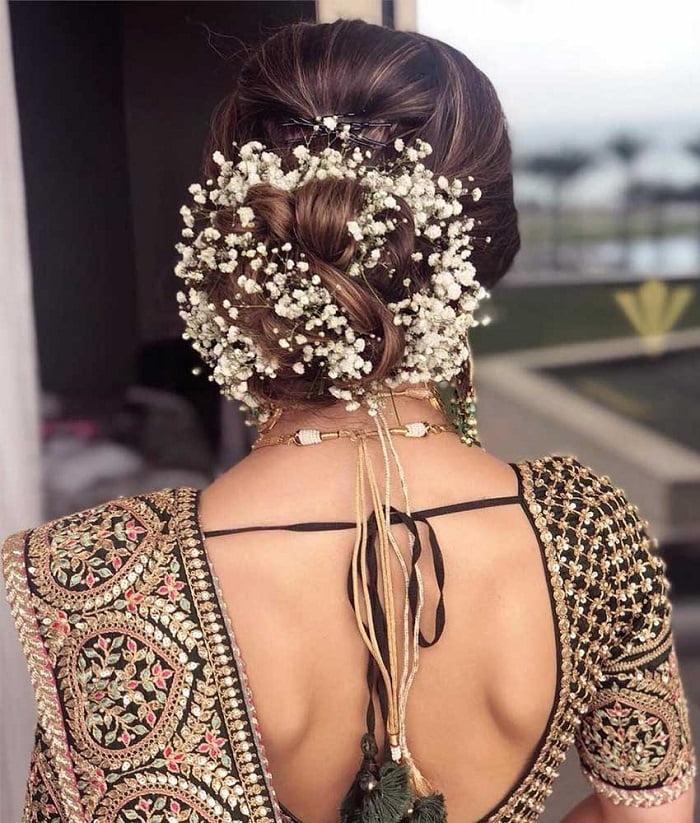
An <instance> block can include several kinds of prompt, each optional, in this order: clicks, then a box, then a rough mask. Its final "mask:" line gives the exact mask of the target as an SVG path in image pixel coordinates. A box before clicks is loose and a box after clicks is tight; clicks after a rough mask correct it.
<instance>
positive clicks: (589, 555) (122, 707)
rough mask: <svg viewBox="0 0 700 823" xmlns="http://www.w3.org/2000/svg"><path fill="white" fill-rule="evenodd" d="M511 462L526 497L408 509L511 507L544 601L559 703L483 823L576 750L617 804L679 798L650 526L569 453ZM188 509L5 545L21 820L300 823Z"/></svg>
mask: <svg viewBox="0 0 700 823" xmlns="http://www.w3.org/2000/svg"><path fill="white" fill-rule="evenodd" d="M511 465H512V467H513V469H514V470H515V472H516V474H517V476H518V480H519V491H518V494H517V496H515V497H509V498H492V499H488V500H481V501H471V502H468V503H464V504H457V505H456V506H447V507H444V508H443V509H433V510H429V511H424V512H416V513H414V514H413V515H412V517H413V518H414V519H415V520H423V521H424V522H428V521H429V520H430V519H431V518H432V517H436V516H439V515H441V514H449V512H451V511H462V510H465V509H469V508H477V507H482V506H486V505H521V506H522V507H523V510H524V511H525V513H526V514H527V516H528V518H529V521H530V524H531V526H532V528H533V530H534V532H535V534H536V535H537V538H538V544H539V547H540V551H541V556H542V562H543V568H544V571H545V575H546V579H547V583H548V587H549V593H550V599H551V606H552V612H553V616H554V620H555V626H556V638H557V671H558V683H557V689H556V697H555V700H554V704H553V706H552V710H551V714H550V717H549V720H548V723H547V725H546V728H545V730H544V731H543V734H542V737H541V740H540V742H539V744H538V746H537V747H536V750H535V752H534V753H533V757H532V760H531V764H530V767H529V769H527V771H526V772H525V773H524V775H523V776H522V777H521V778H520V779H519V780H518V781H517V783H516V785H514V786H513V787H512V789H511V791H510V792H508V794H507V795H506V796H505V797H504V798H503V799H502V800H501V802H500V803H498V805H497V806H496V807H495V808H494V809H493V810H492V811H491V812H489V813H488V814H487V815H485V816H484V817H483V818H482V820H481V821H479V823H506V821H508V822H509V823H515V822H516V821H517V822H518V823H530V821H535V820H537V819H538V817H539V816H540V814H541V813H542V811H543V809H544V804H545V801H546V798H547V797H548V795H549V794H550V793H551V792H552V786H553V784H554V781H555V779H556V778H557V776H558V768H559V766H560V764H561V762H562V761H563V759H564V757H565V755H566V752H567V750H568V749H569V747H570V746H571V744H572V743H573V744H575V746H576V748H577V750H578V756H579V759H580V763H581V768H582V770H583V773H584V774H585V776H586V777H587V778H588V779H589V780H590V782H591V784H592V786H593V788H594V789H595V790H596V791H597V792H599V793H601V794H603V795H605V796H607V797H608V798H610V799H611V800H612V801H613V802H616V803H624V804H628V805H632V806H654V805H658V804H661V803H665V802H668V801H670V800H672V799H675V798H676V797H678V796H679V795H680V794H681V793H682V792H684V791H685V790H687V789H688V788H689V787H690V785H691V782H692V780H693V777H694V775H695V769H696V765H695V754H694V750H693V744H692V741H691V735H690V728H689V723H688V710H687V704H686V700H685V696H684V692H683V686H682V682H681V679H680V676H679V672H678V665H677V660H676V655H675V650H674V643H673V633H672V628H671V605H670V601H669V582H668V579H667V576H666V566H665V561H664V560H663V559H662V558H661V557H660V556H659V555H658V554H657V553H656V551H655V550H656V547H657V541H656V539H655V538H653V537H651V536H650V534H649V532H648V525H649V524H648V522H647V521H646V520H643V519H641V518H640V516H639V513H638V509H637V507H636V506H635V505H633V504H631V503H630V502H629V501H628V500H627V498H626V496H625V494H624V492H623V491H622V489H620V488H617V487H615V486H614V484H612V483H611V481H610V478H609V477H607V476H605V475H596V474H595V473H594V472H593V471H592V470H591V469H590V468H588V467H586V466H584V465H583V464H582V463H580V462H579V461H578V460H577V459H576V458H575V457H571V456H547V457H543V458H539V459H535V460H529V461H522V462H520V463H513V464H511ZM198 495H199V493H198V491H197V490H196V489H192V488H187V487H183V488H177V489H165V490H162V491H156V492H152V493H148V494H139V495H135V496H133V497H120V498H118V499H115V500H112V501H110V502H107V503H105V504H103V505H99V506H95V507H93V508H90V509H87V510H85V511H82V512H78V513H76V514H71V515H68V516H66V517H61V518H59V519H56V520H53V521H51V522H48V523H45V524H44V525H41V526H39V527H37V528H34V529H29V530H26V531H23V532H20V533H18V534H15V535H12V536H11V537H9V538H8V539H7V540H6V541H5V543H4V545H3V550H2V558H3V569H4V577H5V586H6V589H7V595H8V600H9V603H10V607H11V610H12V615H13V618H14V621H15V624H16V627H17V631H18V633H19V637H20V640H21V643H22V646H23V649H24V653H25V656H26V659H27V664H28V668H29V672H30V674H31V679H32V683H33V686H34V690H35V696H36V702H37V707H38V722H37V726H36V734H35V745H34V749H33V753H32V757H31V763H30V769H29V778H28V784H27V791H26V800H25V805H24V813H23V818H22V820H23V823H30V822H31V823H88V821H95V823H116V821H119V823H122V821H124V822H126V821H140V822H141V823H168V822H169V821H171V820H177V821H178V823H202V822H203V821H206V823H234V822H235V823H243V821H245V822H246V823H248V822H250V823H289V821H294V820H295V819H296V818H295V817H294V815H293V814H292V812H291V811H288V810H285V809H283V808H282V807H281V806H280V803H279V801H278V799H277V796H276V794H275V787H274V775H272V774H271V773H270V769H269V766H268V762H267V760H266V758H265V748H264V734H263V733H261V728H260V725H259V723H258V720H257V718H256V714H255V704H254V696H253V695H252V693H251V690H250V687H249V684H248V682H247V678H246V673H245V665H244V662H243V660H242V658H241V654H240V651H239V649H238V647H237V645H236V638H235V637H234V635H233V631H232V628H231V623H230V620H229V618H228V616H227V614H226V610H225V604H224V603H223V601H222V597H221V592H220V589H219V586H218V582H217V580H216V578H215V575H214V573H213V570H212V567H211V565H210V563H209V560H208V557H207V553H206V550H205V546H204V537H205V535H203V534H202V532H201V530H200V527H199V522H198ZM350 525H354V524H333V523H330V524H313V523H312V524H296V525H295V524H293V525H292V526H289V527H281V528H292V529H299V530H306V529H309V528H312V529H316V528H343V527H349V526H350ZM215 534H216V533H207V535H206V536H207V537H210V536H215ZM342 594H343V593H339V596H342ZM339 800H340V799H339ZM448 813H449V801H448ZM8 823H9V821H8Z"/></svg>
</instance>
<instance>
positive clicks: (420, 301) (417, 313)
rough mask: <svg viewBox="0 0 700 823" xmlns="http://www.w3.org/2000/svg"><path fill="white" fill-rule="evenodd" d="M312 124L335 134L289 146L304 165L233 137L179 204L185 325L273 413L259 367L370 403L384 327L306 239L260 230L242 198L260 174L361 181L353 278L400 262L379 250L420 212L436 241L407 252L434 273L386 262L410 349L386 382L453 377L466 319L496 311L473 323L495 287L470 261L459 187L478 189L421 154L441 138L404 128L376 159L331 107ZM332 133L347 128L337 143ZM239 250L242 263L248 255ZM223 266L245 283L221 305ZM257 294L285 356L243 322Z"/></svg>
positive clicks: (217, 366)
mask: <svg viewBox="0 0 700 823" xmlns="http://www.w3.org/2000/svg"><path fill="white" fill-rule="evenodd" d="M314 128H315V130H316V131H319V130H324V131H326V132H327V133H328V135H329V145H328V146H327V147H325V148H323V149H321V150H320V151H314V152H313V153H312V152H311V151H310V150H309V148H308V147H307V146H303V145H299V146H296V147H295V148H294V149H293V150H292V153H291V156H292V157H293V158H294V161H295V163H296V165H294V163H292V164H291V165H292V167H291V168H287V169H286V170H283V168H282V158H281V157H280V156H279V155H278V154H276V153H275V152H272V151H269V150H268V149H266V148H265V147H264V146H263V145H262V143H260V142H258V141H250V142H248V143H246V144H244V145H243V146H238V145H237V144H235V143H234V144H233V149H234V151H233V154H232V156H233V157H234V159H233V160H226V159H225V158H224V155H223V154H222V152H220V151H216V152H214V154H213V155H212V158H213V160H214V162H215V163H216V164H217V166H218V167H219V176H218V177H217V179H216V180H215V181H214V180H207V181H206V184H207V189H205V188H204V187H203V186H202V185H200V184H198V183H194V184H192V185H191V186H190V187H189V192H190V194H191V195H192V200H193V202H194V205H193V206H187V205H185V206H183V207H182V208H181V209H180V214H181V216H182V220H183V224H184V229H183V230H182V237H183V242H181V243H178V244H177V245H176V249H177V251H178V252H179V254H180V260H179V261H178V263H177V265H176V267H175V273H176V275H177V276H178V277H179V278H181V279H182V280H183V281H184V283H185V284H186V285H187V289H186V290H183V291H179V292H178V293H177V302H178V306H179V312H180V315H181V317H182V319H183V320H184V322H185V330H184V332H183V337H184V338H185V339H187V340H190V341H191V342H192V345H193V347H194V348H195V350H196V351H197V352H198V353H199V354H200V356H201V357H202V359H203V360H204V362H205V363H206V364H207V365H208V366H209V367H210V368H211V379H212V380H214V381H215V382H216V383H217V384H218V385H219V386H220V388H221V391H222V392H223V393H224V394H226V395H227V396H229V397H232V398H234V399H236V400H238V401H239V402H240V403H242V404H243V406H244V407H245V408H247V409H248V410H251V411H253V412H254V413H255V412H257V413H258V414H259V419H262V417H261V415H262V414H263V412H262V411H261V410H260V401H259V399H258V398H257V397H256V396H254V395H253V394H252V392H251V390H250V385H251V383H250V381H251V379H252V378H253V377H254V376H256V375H257V376H258V378H264V379H269V380H274V379H276V378H277V377H278V376H279V375H280V374H281V373H282V372H281V369H283V368H284V369H287V368H290V369H291V371H292V372H293V373H294V374H297V375H304V374H306V373H307V372H309V371H311V370H313V371H314V372H316V371H318V373H319V375H320V376H321V377H322V378H323V379H324V380H325V384H326V387H327V391H328V392H329V393H330V394H331V396H333V397H335V398H337V399H338V400H341V401H342V402H344V403H345V404H346V408H348V409H354V408H358V407H359V404H360V402H365V403H369V404H370V408H372V406H371V404H372V396H373V395H372V386H374V387H375V388H378V387H379V385H378V384H372V383H370V384H367V382H366V381H367V378H368V377H369V376H371V374H372V369H373V362H372V358H371V357H369V356H368V355H367V354H366V353H365V351H366V349H367V346H368V343H369V341H370V340H372V341H375V343H381V338H380V337H379V336H377V335H375V334H374V333H369V334H367V335H364V334H361V333H360V332H358V331H356V330H355V329H354V328H353V327H352V324H351V321H350V318H349V315H348V314H347V313H346V312H345V310H344V309H343V308H342V305H341V304H340V303H339V302H337V301H336V299H334V295H335V296H337V299H338V300H340V298H341V297H342V287H341V286H334V292H333V293H331V291H329V289H328V288H326V287H325V286H324V285H323V282H322V280H321V277H320V276H319V275H318V274H317V273H315V272H313V271H312V265H311V263H310V262H309V261H308V259H307V258H306V255H305V254H304V253H303V252H302V251H300V250H295V249H294V246H293V244H292V243H291V242H289V241H284V242H282V243H280V244H279V245H273V244H272V243H265V242H263V241H261V240H260V239H259V238H258V237H257V236H255V235H254V232H253V229H254V228H255V214H254V211H253V209H252V208H251V207H250V206H246V205H244V204H245V202H246V198H247V197H248V193H249V191H250V189H251V187H252V186H255V185H257V184H259V183H263V184H266V185H268V186H271V187H273V188H277V189H280V190H282V191H294V190H296V189H298V188H300V187H302V186H304V185H306V184H307V183H309V182H311V181H313V180H324V179H349V180H354V181H356V182H357V184H358V185H359V186H360V187H361V189H362V192H363V202H362V206H361V208H360V210H359V212H358V214H357V215H356V217H355V218H354V219H353V220H350V221H348V223H347V231H348V234H349V236H350V237H352V238H353V239H354V240H355V241H356V244H357V245H356V252H355V254H354V256H353V259H352V260H351V261H350V262H349V263H348V265H347V267H346V269H345V272H346V274H347V275H348V276H351V277H360V276H362V275H363V274H364V273H365V272H366V271H367V270H370V269H377V268H378V267H379V265H380V261H382V259H384V260H385V261H389V260H390V258H388V257H387V256H384V255H383V254H382V250H383V249H384V247H385V245H386V243H387V242H388V241H390V240H391V237H392V234H393V233H394V232H395V231H396V230H397V227H399V226H401V225H403V224H405V223H406V222H407V220H408V218H407V217H406V216H405V215H406V214H408V213H410V216H411V221H412V225H413V230H414V233H415V236H416V238H421V240H420V242H421V244H422V245H424V246H428V250H426V251H422V250H421V251H419V250H415V251H413V252H411V254H410V259H411V261H412V262H413V263H416V264H420V265H421V266H425V267H427V268H428V270H429V271H430V272H431V273H430V276H429V278H428V280H427V281H426V280H425V278H419V279H417V280H416V283H422V284H423V285H420V286H417V287H415V288H413V290H412V287H413V286H414V280H413V278H412V277H410V276H408V273H406V272H401V270H400V269H399V268H398V267H397V266H396V265H385V267H384V268H383V269H382V270H381V276H383V277H385V278H387V281H389V280H390V278H391V277H392V276H397V279H401V283H402V285H403V287H404V288H405V289H406V291H405V292H404V294H405V297H404V298H403V299H401V300H399V301H397V302H395V303H390V304H389V305H388V306H387V308H388V309H389V311H390V312H391V313H392V314H393V322H394V323H395V324H396V325H397V326H400V327H402V329H403V333H404V339H405V347H404V353H403V358H402V361H401V363H400V364H399V366H398V367H397V368H396V369H395V370H394V372H393V373H392V374H391V375H390V376H389V377H388V378H385V380H384V382H385V383H386V384H387V385H389V386H397V385H400V384H402V383H406V382H408V383H419V382H427V381H440V380H447V381H449V380H451V379H453V378H454V377H455V376H456V375H457V374H459V373H460V371H461V370H462V369H463V367H464V365H465V363H466V361H467V358H468V357H469V345H468V331H469V329H470V328H471V327H472V326H474V325H476V324H477V322H480V323H481V324H482V325H486V323H488V318H484V319H483V320H481V321H477V320H475V317H474V312H475V310H476V308H477V307H478V304H479V301H480V300H481V299H482V298H483V297H487V296H488V292H486V290H485V289H483V288H482V287H481V286H480V285H479V283H478V281H477V279H476V274H477V273H476V270H475V268H474V265H473V264H472V263H471V262H470V260H469V257H470V255H471V253H472V241H471V237H470V232H471V231H472V229H473V227H474V220H473V218H470V217H469V216H468V215H463V214H462V211H463V208H462V202H461V199H460V198H462V197H463V196H464V195H466V194H470V195H471V197H472V199H473V201H477V200H478V199H479V198H480V197H481V195H482V192H481V190H480V189H479V188H476V187H475V188H473V189H471V190H469V191H468V192H467V191H466V190H465V189H464V188H463V186H462V182H461V181H460V180H458V179H453V180H449V179H448V178H447V177H445V176H444V175H440V176H438V177H435V176H434V175H433V172H432V171H431V170H430V169H428V168H426V166H425V164H424V163H423V162H422V161H423V160H424V159H425V158H426V157H428V156H429V155H430V154H431V152H432V148H431V147H430V145H429V144H428V143H426V142H425V141H422V140H420V139H416V140H415V141H413V143H412V144H411V145H410V146H406V144H405V141H404V140H403V139H400V138H399V139H396V140H395V141H394V143H393V146H394V149H395V151H396V156H395V157H394V159H392V160H390V161H389V162H387V163H386V164H385V165H382V166H370V165H366V164H367V162H368V161H369V160H370V159H371V157H372V152H371V151H370V150H369V149H363V148H361V147H360V146H359V145H351V144H352V139H351V138H352V134H351V131H350V127H349V125H348V124H347V123H340V122H339V118H338V117H336V116H335V115H327V116H325V117H322V118H318V119H317V125H316V126H315V127H314ZM331 135H334V136H337V138H338V139H337V140H336V141H334V142H333V143H332V144H331V141H330V136H331ZM334 146H340V147H341V148H342V150H338V149H337V148H335V147H334ZM467 179H468V180H469V182H472V181H473V179H474V178H473V177H472V176H471V175H470V176H469V177H468V178H467ZM214 186H216V187H214ZM400 201H401V205H400V204H399V202H400ZM226 208H231V209H233V210H234V211H235V213H237V216H238V218H239V220H240V223H241V227H242V228H243V229H248V231H237V232H229V233H226V234H223V235H222V233H221V232H220V230H219V229H218V227H217V226H216V225H215V218H216V216H217V214H218V213H219V212H220V210H221V209H226ZM402 210H403V214H401V216H400V217H399V216H397V217H394V216H393V215H392V216H387V212H392V211H394V212H400V211H402ZM207 218H208V224H207V225H205V226H204V227H203V228H202V229H201V230H200V231H199V233H197V230H195V219H205V220H206V219H207ZM185 241H187V242H185ZM486 242H487V243H490V242H491V238H490V237H487V238H486ZM241 262H245V263H246V265H245V266H241ZM391 262H392V263H393V261H391ZM246 272H247V273H246ZM222 273H223V274H226V275H229V276H232V277H233V278H234V280H233V282H235V287H234V288H235V289H236V290H235V291H232V293H231V295H229V296H228V297H226V299H225V300H223V301H222V303H221V307H220V308H218V307H217V305H216V304H215V303H213V302H212V300H211V297H210V293H209V289H210V282H211V283H212V284H213V283H214V282H217V283H220V282H221V274H222ZM236 275H237V276H236ZM249 275H251V276H249ZM373 276H375V277H377V276H379V275H376V274H374V275H373ZM253 306H255V307H259V308H267V310H268V311H269V312H270V313H271V315H270V316H272V317H277V318H279V328H275V329H274V330H273V334H275V336H276V338H277V345H278V347H279V349H280V351H279V352H278V353H277V354H275V353H274V352H272V353H271V352H269V351H268V350H267V348H265V349H263V348H262V347H261V346H260V344H259V342H258V341H257V340H256V339H255V337H254V336H253V335H251V334H250V333H249V332H248V331H246V326H245V319H246V312H247V310H248V308H250V307H253ZM293 345H294V346H295V347H298V348H295V349H294V351H295V352H296V356H297V360H296V362H294V363H293V364H292V365H291V366H288V365H285V366H281V365H280V364H281V363H288V360H287V356H286V355H285V357H282V353H283V352H289V351H290V350H291V349H292V346H293ZM314 379H316V378H315V377H314ZM368 386H369V387H368Z"/></svg>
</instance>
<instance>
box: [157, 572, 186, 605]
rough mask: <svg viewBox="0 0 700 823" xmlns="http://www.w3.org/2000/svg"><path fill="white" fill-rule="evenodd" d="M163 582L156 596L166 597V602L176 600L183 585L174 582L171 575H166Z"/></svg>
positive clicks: (180, 582) (177, 581) (179, 581)
mask: <svg viewBox="0 0 700 823" xmlns="http://www.w3.org/2000/svg"><path fill="white" fill-rule="evenodd" d="M163 580H164V582H163V585H162V586H160V587H159V588H158V594H164V595H167V597H168V600H177V599H178V597H179V596H180V590H181V589H184V588H185V584H184V583H183V582H182V581H181V580H176V579H175V578H174V577H173V576H172V574H166V575H165V577H164V578H163Z"/></svg>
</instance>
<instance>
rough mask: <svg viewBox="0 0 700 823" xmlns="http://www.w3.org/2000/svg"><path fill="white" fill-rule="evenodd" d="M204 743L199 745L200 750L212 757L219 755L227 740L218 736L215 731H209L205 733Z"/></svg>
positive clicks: (198, 749)
mask: <svg viewBox="0 0 700 823" xmlns="http://www.w3.org/2000/svg"><path fill="white" fill-rule="evenodd" d="M204 741H205V742H204V743H200V744H199V746H198V747H197V751H198V752H202V754H208V755H209V756H210V757H218V754H219V752H220V751H221V747H222V746H223V745H224V743H225V742H226V741H225V740H224V738H223V737H217V736H216V734H215V733H214V732H211V731H208V732H205V733H204Z"/></svg>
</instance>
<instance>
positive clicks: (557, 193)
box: [521, 149, 591, 269]
mask: <svg viewBox="0 0 700 823" xmlns="http://www.w3.org/2000/svg"><path fill="white" fill-rule="evenodd" d="M590 161H591V154H590V153H589V152H585V151H581V150H579V149H562V150H561V151H558V152H556V153H551V154H533V155H531V156H530V157H528V158H526V159H525V160H524V161H523V162H522V164H521V167H522V168H523V169H524V170H525V171H528V172H530V173H531V174H537V175H539V176H541V177H544V178H546V179H548V180H549V182H550V184H551V186H552V199H551V207H550V219H551V223H552V246H551V250H552V256H551V265H552V268H553V269H558V268H559V267H560V257H561V254H560V252H561V239H562V220H561V218H562V204H563V193H564V188H565V185H566V184H567V183H569V182H570V181H571V179H572V178H573V177H575V176H576V175H577V174H578V173H579V172H581V171H582V170H583V169H584V168H585V167H586V166H587V165H588V164H589V163H590Z"/></svg>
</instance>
